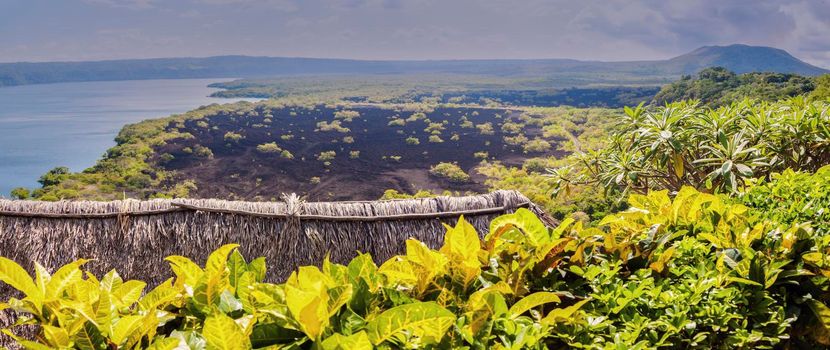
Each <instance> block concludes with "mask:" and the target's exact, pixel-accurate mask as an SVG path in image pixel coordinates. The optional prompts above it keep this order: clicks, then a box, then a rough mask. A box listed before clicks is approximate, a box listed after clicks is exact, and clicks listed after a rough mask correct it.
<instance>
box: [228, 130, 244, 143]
mask: <svg viewBox="0 0 830 350" xmlns="http://www.w3.org/2000/svg"><path fill="white" fill-rule="evenodd" d="M224 138H225V141H230V142H239V141H241V140H242V139H243V138H245V136H242V134H238V133H235V132H232V131H228V132H226V133H225V136H224Z"/></svg>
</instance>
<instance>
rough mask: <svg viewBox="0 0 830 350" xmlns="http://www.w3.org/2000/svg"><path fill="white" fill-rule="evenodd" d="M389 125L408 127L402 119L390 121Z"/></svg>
mask: <svg viewBox="0 0 830 350" xmlns="http://www.w3.org/2000/svg"><path fill="white" fill-rule="evenodd" d="M388 125H389V126H404V125H406V120H403V119H401V118H395V119H392V120H390V121H389V123H388Z"/></svg>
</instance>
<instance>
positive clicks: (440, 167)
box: [429, 163, 470, 183]
mask: <svg viewBox="0 0 830 350" xmlns="http://www.w3.org/2000/svg"><path fill="white" fill-rule="evenodd" d="M429 173H430V174H432V175H435V176H438V177H441V178H445V179H447V180H450V181H451V182H459V183H463V182H469V181H470V175H467V173H465V172H464V170H463V169H461V167H459V166H458V165H457V164H453V163H438V164H436V165H434V166H432V167H431V168H429Z"/></svg>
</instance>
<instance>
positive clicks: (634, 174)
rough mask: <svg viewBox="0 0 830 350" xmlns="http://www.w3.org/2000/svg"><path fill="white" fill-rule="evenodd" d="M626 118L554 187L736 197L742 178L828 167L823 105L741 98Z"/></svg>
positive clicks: (827, 109)
mask: <svg viewBox="0 0 830 350" xmlns="http://www.w3.org/2000/svg"><path fill="white" fill-rule="evenodd" d="M625 113H626V117H625V118H622V120H621V121H620V124H621V125H620V127H619V128H618V129H616V130H614V131H612V133H611V135H610V140H611V144H610V145H608V146H607V147H605V148H604V149H602V150H600V151H598V152H587V153H580V154H578V155H577V156H575V158H576V161H575V162H576V163H578V164H582V165H584V166H583V167H582V168H581V169H580V170H581V171H579V172H571V173H570V174H569V175H570V176H569V177H562V176H560V175H561V174H557V173H554V174H553V175H554V177H555V179H556V180H555V181H556V184H557V186H558V187H560V188H561V187H563V186H565V187H566V186H568V184H571V183H592V184H599V185H601V186H603V187H605V188H606V189H608V190H609V191H620V192H624V193H625V192H629V191H634V192H638V193H645V192H646V191H648V190H649V189H662V188H665V189H669V190H671V191H678V190H679V189H680V188H681V187H683V186H692V187H695V188H701V189H703V188H705V189H708V190H709V191H713V192H737V191H738V190H739V188H740V187H741V186H742V185H743V184H744V183H745V182H746V181H747V180H748V179H752V178H757V177H766V176H768V175H769V174H770V173H772V172H777V171H783V170H784V169H787V168H792V169H797V170H805V171H815V170H817V169H818V168H820V167H822V166H824V165H827V164H830V147H827V143H826V142H827V141H826V140H827V139H828V137H829V136H830V129H828V128H826V127H824V125H830V103H826V102H818V101H817V102H812V103H810V102H807V101H806V99H804V98H803V97H797V98H792V99H789V100H785V101H780V102H775V103H769V102H758V101H749V100H746V101H742V102H739V103H733V104H731V105H729V106H726V107H721V108H719V109H711V108H708V107H699V106H698V105H697V104H696V103H694V102H677V103H672V104H669V105H667V106H664V107H656V108H651V107H650V108H645V107H643V106H642V105H641V106H639V107H637V108H634V109H632V108H628V107H626V108H625Z"/></svg>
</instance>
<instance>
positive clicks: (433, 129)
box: [424, 123, 444, 135]
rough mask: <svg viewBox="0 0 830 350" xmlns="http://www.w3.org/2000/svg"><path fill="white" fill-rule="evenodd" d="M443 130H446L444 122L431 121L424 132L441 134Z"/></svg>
mask: <svg viewBox="0 0 830 350" xmlns="http://www.w3.org/2000/svg"><path fill="white" fill-rule="evenodd" d="M442 131H444V124H441V123H429V125H428V126H427V127H426V129H424V132H426V133H431V134H433V135H441V132H442Z"/></svg>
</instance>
